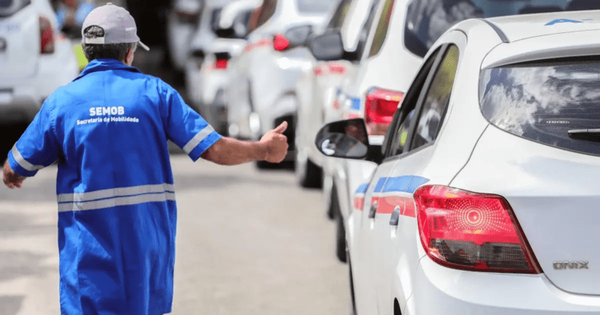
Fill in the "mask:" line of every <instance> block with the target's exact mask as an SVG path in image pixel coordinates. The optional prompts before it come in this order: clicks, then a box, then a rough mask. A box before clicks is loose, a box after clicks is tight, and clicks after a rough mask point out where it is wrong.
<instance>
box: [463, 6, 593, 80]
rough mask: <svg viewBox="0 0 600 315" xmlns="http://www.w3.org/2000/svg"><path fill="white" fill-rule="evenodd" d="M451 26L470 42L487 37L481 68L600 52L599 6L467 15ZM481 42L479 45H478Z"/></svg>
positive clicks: (480, 40) (484, 39) (479, 40)
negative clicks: (492, 35)
mask: <svg viewBox="0 0 600 315" xmlns="http://www.w3.org/2000/svg"><path fill="white" fill-rule="evenodd" d="M452 29H454V30H459V31H462V32H464V33H465V34H466V35H467V38H468V39H469V41H470V42H472V43H474V42H476V43H481V42H482V41H489V40H490V38H489V35H490V30H491V29H493V31H495V33H496V34H497V36H498V37H497V39H496V40H497V44H495V45H494V46H491V47H489V46H488V48H485V49H487V50H489V52H488V54H487V55H486V56H485V57H484V59H483V61H482V64H481V68H482V69H483V68H489V67H496V66H501V65H507V64H514V63H519V62H526V61H534V60H544V59H552V58H561V57H574V56H589V55H598V54H600V41H598V40H590V38H600V10H594V11H571V12H557V13H539V14H528V15H512V16H504V17H494V18H487V19H470V20H466V21H463V22H461V23H459V24H457V25H455V26H454V27H453V28H452ZM479 46H481V45H479Z"/></svg>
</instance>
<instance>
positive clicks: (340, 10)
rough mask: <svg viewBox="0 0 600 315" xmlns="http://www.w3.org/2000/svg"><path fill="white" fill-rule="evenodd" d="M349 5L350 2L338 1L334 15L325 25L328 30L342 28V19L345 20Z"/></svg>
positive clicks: (347, 0) (348, 0) (345, 0)
mask: <svg viewBox="0 0 600 315" xmlns="http://www.w3.org/2000/svg"><path fill="white" fill-rule="evenodd" d="M350 3H351V1H350V0H342V1H340V3H339V4H338V7H337V8H336V9H335V13H334V14H333V16H332V17H331V20H329V24H328V25H327V28H328V29H339V28H341V27H342V24H343V23H344V19H345V18H346V14H347V13H348V8H349V7H350Z"/></svg>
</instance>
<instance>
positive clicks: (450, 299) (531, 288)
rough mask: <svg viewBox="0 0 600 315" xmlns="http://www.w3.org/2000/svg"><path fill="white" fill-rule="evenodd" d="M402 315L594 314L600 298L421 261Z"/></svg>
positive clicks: (537, 279)
mask: <svg viewBox="0 0 600 315" xmlns="http://www.w3.org/2000/svg"><path fill="white" fill-rule="evenodd" d="M413 284H414V293H413V294H411V296H410V298H409V299H408V301H407V303H406V305H405V306H404V309H403V310H402V314H419V315H428V314H431V315H433V314H435V315H443V314H486V315H495V314H498V315H500V314H503V315H504V314H511V315H521V314H522V315H533V314H536V315H537V314H540V315H541V314H599V313H600V296H585V295H576V294H570V293H567V292H564V291H562V290H559V289H558V288H556V287H555V286H554V285H553V284H552V283H551V282H550V281H549V280H548V278H547V277H546V276H545V275H543V274H539V275H523V274H503V273H485V272H471V271H461V270H455V269H450V268H446V267H442V266H440V265H438V264H437V263H435V262H433V261H432V260H431V259H429V257H427V256H425V257H423V258H422V259H421V260H420V264H419V267H418V270H417V272H416V274H415V278H414V281H413Z"/></svg>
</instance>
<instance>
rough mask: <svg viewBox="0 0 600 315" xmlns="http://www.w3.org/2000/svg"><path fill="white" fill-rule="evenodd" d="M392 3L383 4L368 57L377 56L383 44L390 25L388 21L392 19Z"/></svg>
mask: <svg viewBox="0 0 600 315" xmlns="http://www.w3.org/2000/svg"><path fill="white" fill-rule="evenodd" d="M394 2H395V0H385V3H384V4H383V10H381V17H379V22H378V24H377V29H376V30H375V35H374V37H373V43H372V45H371V51H370V52H369V57H371V56H374V55H377V53H379V50H380V49H381V46H383V42H384V41H385V37H386V36H387V31H388V26H389V25H390V19H391V17H392V11H393V9H394Z"/></svg>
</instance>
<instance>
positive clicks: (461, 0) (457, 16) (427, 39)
mask: <svg viewBox="0 0 600 315" xmlns="http://www.w3.org/2000/svg"><path fill="white" fill-rule="evenodd" d="M592 9H600V1H597V0H526V1H525V0H415V1H413V2H412V3H411V5H410V6H409V8H408V12H407V15H406V25H405V28H404V34H405V35H404V43H405V46H406V48H407V49H408V50H410V51H411V52H413V53H414V54H416V55H418V56H421V57H423V56H425V54H426V53H427V50H428V49H429V48H430V47H431V45H433V43H434V42H435V41H436V40H437V39H438V38H439V37H440V36H441V35H442V34H443V33H444V32H445V31H446V30H447V29H449V28H450V27H452V26H453V25H454V24H456V23H458V22H460V21H462V20H466V19H469V18H487V17H494V16H504V15H515V14H529V13H542V12H557V11H574V10H592Z"/></svg>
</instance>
